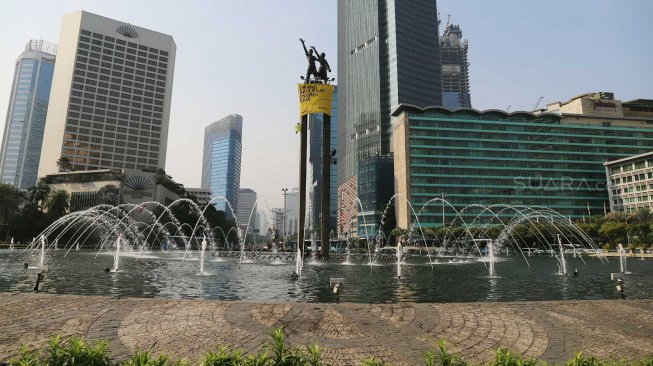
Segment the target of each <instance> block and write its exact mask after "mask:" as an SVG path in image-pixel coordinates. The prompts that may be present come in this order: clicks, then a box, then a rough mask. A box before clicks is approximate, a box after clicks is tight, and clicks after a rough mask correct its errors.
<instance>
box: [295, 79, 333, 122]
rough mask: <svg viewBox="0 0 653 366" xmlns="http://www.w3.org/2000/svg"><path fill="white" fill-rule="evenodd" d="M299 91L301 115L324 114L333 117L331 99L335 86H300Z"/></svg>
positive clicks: (298, 86)
mask: <svg viewBox="0 0 653 366" xmlns="http://www.w3.org/2000/svg"><path fill="white" fill-rule="evenodd" d="M297 88H298V90H299V115H300V116H303V115H305V114H313V113H324V114H326V115H329V116H330V115H331V98H332V97H333V85H327V84H298V85H297Z"/></svg>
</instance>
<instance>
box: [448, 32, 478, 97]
mask: <svg viewBox="0 0 653 366" xmlns="http://www.w3.org/2000/svg"><path fill="white" fill-rule="evenodd" d="M462 38H463V32H462V31H461V30H460V26H459V25H454V24H447V26H446V28H445V29H444V33H443V34H442V35H441V36H440V63H441V67H442V105H443V106H444V107H445V108H449V109H457V108H471V107H472V100H471V96H470V94H469V61H468V60H467V48H468V42H467V40H466V39H462Z"/></svg>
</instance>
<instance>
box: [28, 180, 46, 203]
mask: <svg viewBox="0 0 653 366" xmlns="http://www.w3.org/2000/svg"><path fill="white" fill-rule="evenodd" d="M27 191H28V192H29V194H30V201H31V202H33V203H36V204H37V205H41V204H42V203H43V202H45V199H46V198H48V195H49V194H50V191H51V188H50V186H49V185H48V184H47V183H46V182H45V180H43V178H41V179H39V180H38V181H37V182H36V185H34V186H32V187H30V188H29V189H28V190H27Z"/></svg>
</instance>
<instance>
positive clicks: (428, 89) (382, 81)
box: [338, 0, 442, 235]
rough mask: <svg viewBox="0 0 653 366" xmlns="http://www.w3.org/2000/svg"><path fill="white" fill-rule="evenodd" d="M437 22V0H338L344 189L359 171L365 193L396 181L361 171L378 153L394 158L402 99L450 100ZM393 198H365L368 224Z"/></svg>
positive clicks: (424, 102) (410, 101) (419, 102)
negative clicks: (395, 115) (394, 115)
mask: <svg viewBox="0 0 653 366" xmlns="http://www.w3.org/2000/svg"><path fill="white" fill-rule="evenodd" d="M437 27H438V24H437V7H436V1H435V0H411V1H395V0H370V1H359V0H339V1H338V83H339V84H340V87H341V90H340V98H341V99H340V100H341V102H340V106H339V110H340V120H339V123H340V126H339V127H338V129H339V131H341V135H340V141H339V142H338V143H339V156H340V161H341V164H342V165H340V168H339V172H338V179H339V180H338V183H339V187H341V186H343V185H344V184H345V183H346V182H347V181H349V180H350V178H351V177H353V176H357V175H358V177H359V178H358V182H357V184H358V190H360V189H361V188H362V187H369V186H370V185H376V184H386V185H391V186H392V185H393V182H392V175H391V174H390V175H389V176H377V175H378V174H377V171H376V170H374V169H373V170H372V171H369V170H367V169H366V172H365V173H364V174H359V170H360V169H361V167H360V164H361V162H363V161H367V160H368V159H370V158H372V159H373V160H374V159H376V160H378V159H377V158H376V157H377V156H383V157H384V159H387V158H391V154H392V148H391V139H392V121H391V116H390V114H391V112H392V110H394V109H395V108H397V106H399V104H402V103H405V104H411V105H416V106H421V107H426V106H433V105H441V104H442V86H441V83H442V78H441V75H440V53H439V42H438V31H437V29H438V28H437ZM374 165H375V164H372V166H374ZM383 171H386V170H385V169H381V170H380V171H379V172H383ZM361 178H363V179H364V180H363V181H361V180H360V179H361ZM375 191H377V192H384V191H386V190H385V189H381V188H379V189H376V188H375ZM390 191H391V190H390ZM359 196H360V194H359ZM391 196H392V195H391V194H390V195H389V196H387V197H377V199H375V200H374V201H364V200H363V199H361V201H362V205H363V208H364V211H366V212H368V214H367V220H366V221H367V222H368V223H378V222H379V221H380V219H381V215H382V211H383V209H384V208H385V204H386V203H387V200H388V199H390V197H391ZM359 198H360V197H359ZM383 201H385V202H383ZM345 205H346V206H350V203H346V204H345ZM361 215H362V213H360V212H359V217H358V224H359V226H360V225H361V224H362V222H363V220H362V217H361ZM369 229H370V230H371V231H376V228H375V227H370V228H369ZM368 231H369V230H368ZM358 233H359V235H362V231H361V230H358Z"/></svg>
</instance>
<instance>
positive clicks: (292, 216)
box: [282, 187, 334, 235]
mask: <svg viewBox="0 0 653 366" xmlns="http://www.w3.org/2000/svg"><path fill="white" fill-rule="evenodd" d="M332 189H334V188H333V187H332ZM298 197H299V188H293V189H292V190H290V191H289V192H288V193H287V194H286V231H285V235H293V234H296V233H297V224H298V223H297V208H298ZM282 234H283V232H282Z"/></svg>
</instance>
